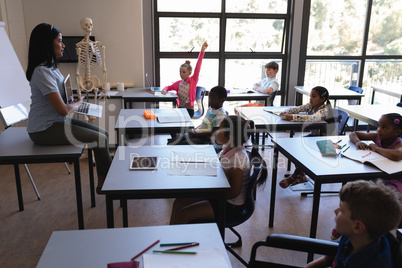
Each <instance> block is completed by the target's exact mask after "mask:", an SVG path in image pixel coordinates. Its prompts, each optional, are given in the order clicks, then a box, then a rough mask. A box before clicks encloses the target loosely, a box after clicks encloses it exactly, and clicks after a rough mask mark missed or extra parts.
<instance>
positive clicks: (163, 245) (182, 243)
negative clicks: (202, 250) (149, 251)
mask: <svg viewBox="0 0 402 268" xmlns="http://www.w3.org/2000/svg"><path fill="white" fill-rule="evenodd" d="M194 243H197V242H181V243H165V244H160V245H159V246H161V247H171V246H185V245H190V244H194Z"/></svg>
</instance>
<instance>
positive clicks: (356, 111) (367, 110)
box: [339, 104, 402, 130]
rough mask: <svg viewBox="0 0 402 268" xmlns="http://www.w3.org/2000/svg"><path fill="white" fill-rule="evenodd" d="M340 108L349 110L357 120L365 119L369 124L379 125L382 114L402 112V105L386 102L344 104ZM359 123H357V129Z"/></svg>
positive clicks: (350, 114)
mask: <svg viewBox="0 0 402 268" xmlns="http://www.w3.org/2000/svg"><path fill="white" fill-rule="evenodd" d="M339 109H341V110H343V111H345V112H347V113H348V114H349V116H350V117H353V118H355V119H356V120H360V121H363V122H365V123H367V124H369V125H372V126H375V127H378V120H379V119H380V117H381V115H383V114H387V113H399V114H402V107H398V106H396V105H395V106H393V105H392V106H390V105H385V104H372V105H342V106H340V107H339ZM356 126H357V124H356V123H355V130H356Z"/></svg>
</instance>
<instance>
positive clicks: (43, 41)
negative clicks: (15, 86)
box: [26, 23, 60, 81]
mask: <svg viewBox="0 0 402 268" xmlns="http://www.w3.org/2000/svg"><path fill="white" fill-rule="evenodd" d="M59 33H60V30H59V29H57V28H56V27H54V26H53V25H50V24H47V23H41V24H38V25H37V26H36V27H35V28H34V29H33V30H32V33H31V37H30V39H29V51H28V68H27V72H26V77H27V79H28V81H31V78H32V74H33V72H34V70H35V68H36V67H37V66H39V65H40V64H42V63H43V64H44V65H45V66H47V67H49V68H50V67H57V64H58V61H57V57H56V53H55V52H54V47H53V42H54V39H56V38H57V37H58V35H59Z"/></svg>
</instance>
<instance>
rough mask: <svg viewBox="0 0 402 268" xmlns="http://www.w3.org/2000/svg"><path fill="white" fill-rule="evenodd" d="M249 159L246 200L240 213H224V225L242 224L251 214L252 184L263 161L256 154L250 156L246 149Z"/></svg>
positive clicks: (254, 182) (255, 180)
mask: <svg viewBox="0 0 402 268" xmlns="http://www.w3.org/2000/svg"><path fill="white" fill-rule="evenodd" d="M247 153H248V157H249V160H250V181H249V184H248V187H247V195H246V202H245V203H244V205H243V210H242V211H241V213H240V215H226V222H225V227H234V226H237V225H239V224H242V223H243V222H245V221H246V220H248V219H249V218H250V217H251V215H253V212H254V208H255V203H254V191H253V190H254V186H255V184H256V182H257V179H258V178H259V175H260V173H261V170H262V167H263V163H262V162H261V161H260V160H259V159H258V156H257V157H255V156H252V155H253V154H252V153H251V152H249V151H247Z"/></svg>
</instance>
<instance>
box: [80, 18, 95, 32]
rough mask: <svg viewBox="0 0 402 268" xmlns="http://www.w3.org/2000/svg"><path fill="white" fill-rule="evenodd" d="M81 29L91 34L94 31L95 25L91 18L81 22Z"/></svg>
mask: <svg viewBox="0 0 402 268" xmlns="http://www.w3.org/2000/svg"><path fill="white" fill-rule="evenodd" d="M80 24H81V28H82V29H83V30H84V31H85V32H86V33H89V34H90V33H91V32H92V29H93V24H92V20H91V19H90V18H83V19H81V21H80Z"/></svg>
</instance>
